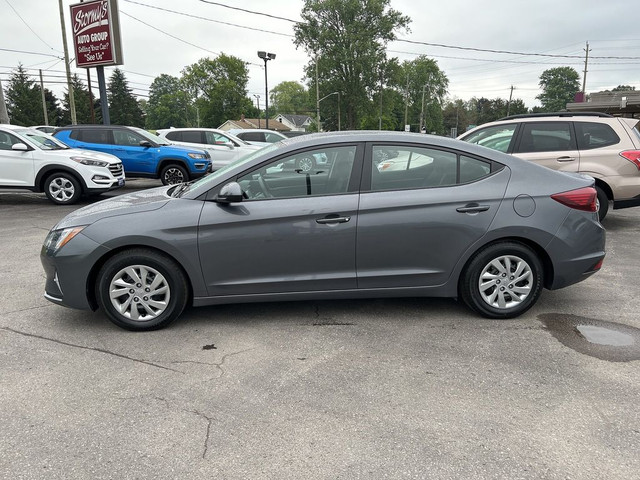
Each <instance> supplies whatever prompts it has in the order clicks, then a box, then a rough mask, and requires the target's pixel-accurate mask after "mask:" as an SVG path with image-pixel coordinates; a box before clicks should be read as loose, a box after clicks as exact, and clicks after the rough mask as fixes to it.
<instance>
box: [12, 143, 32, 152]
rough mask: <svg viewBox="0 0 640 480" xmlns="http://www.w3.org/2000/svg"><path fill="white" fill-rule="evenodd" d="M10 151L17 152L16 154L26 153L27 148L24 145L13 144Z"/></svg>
mask: <svg viewBox="0 0 640 480" xmlns="http://www.w3.org/2000/svg"><path fill="white" fill-rule="evenodd" d="M11 150H17V151H18V152H28V151H29V147H28V146H27V145H25V144H24V143H14V144H13V145H11Z"/></svg>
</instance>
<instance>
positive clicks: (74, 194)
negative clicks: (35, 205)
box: [44, 172, 82, 205]
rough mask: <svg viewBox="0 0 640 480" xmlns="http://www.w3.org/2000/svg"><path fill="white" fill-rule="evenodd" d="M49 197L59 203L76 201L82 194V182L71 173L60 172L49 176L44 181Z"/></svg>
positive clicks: (66, 203) (64, 203)
mask: <svg viewBox="0 0 640 480" xmlns="http://www.w3.org/2000/svg"><path fill="white" fill-rule="evenodd" d="M44 193H45V194H46V195H47V198H48V199H49V200H51V201H52V202H53V203H56V204H58V205H71V204H73V203H76V202H77V201H78V199H79V198H80V195H81V194H82V187H80V182H78V180H77V179H76V177H74V176H73V175H71V174H70V173H65V172H58V173H53V174H51V175H49V176H48V177H47V179H46V180H45V182H44Z"/></svg>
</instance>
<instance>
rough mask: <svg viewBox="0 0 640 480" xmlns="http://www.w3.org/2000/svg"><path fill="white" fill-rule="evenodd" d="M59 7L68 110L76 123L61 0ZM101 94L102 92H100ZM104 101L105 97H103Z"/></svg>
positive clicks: (73, 122) (60, 0)
mask: <svg viewBox="0 0 640 480" xmlns="http://www.w3.org/2000/svg"><path fill="white" fill-rule="evenodd" d="M58 6H59V7H60V26H61V28H62V47H63V49H64V66H65V68H66V69H67V88H68V89H69V110H71V124H72V125H76V124H77V123H78V121H77V119H76V101H75V99H74V98H73V86H72V85H71V68H70V66H69V49H68V48H67V29H66V28H65V26H64V12H63V10H62V0H58ZM100 94H101V95H102V92H100ZM104 101H105V102H106V98H105V99H104Z"/></svg>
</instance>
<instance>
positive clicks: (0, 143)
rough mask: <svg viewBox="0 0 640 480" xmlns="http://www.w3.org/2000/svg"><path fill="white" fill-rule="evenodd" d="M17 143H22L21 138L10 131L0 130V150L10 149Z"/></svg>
mask: <svg viewBox="0 0 640 480" xmlns="http://www.w3.org/2000/svg"><path fill="white" fill-rule="evenodd" d="M17 143H22V140H20V139H19V138H18V137H16V136H14V135H11V134H10V133H7V132H0V150H11V147H13V146H14V145H15V144H17Z"/></svg>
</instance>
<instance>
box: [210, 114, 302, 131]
mask: <svg viewBox="0 0 640 480" xmlns="http://www.w3.org/2000/svg"><path fill="white" fill-rule="evenodd" d="M235 128H241V129H245V130H246V129H253V128H267V122H266V121H265V119H264V118H245V117H244V115H241V116H240V120H227V121H226V122H224V123H223V124H222V125H220V126H219V127H218V129H219V130H224V131H229V130H233V129H235ZM269 130H275V131H277V132H288V131H290V130H291V128H289V127H288V126H286V125H285V124H284V123H282V122H278V121H275V120H274V119H272V118H270V119H269Z"/></svg>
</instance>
